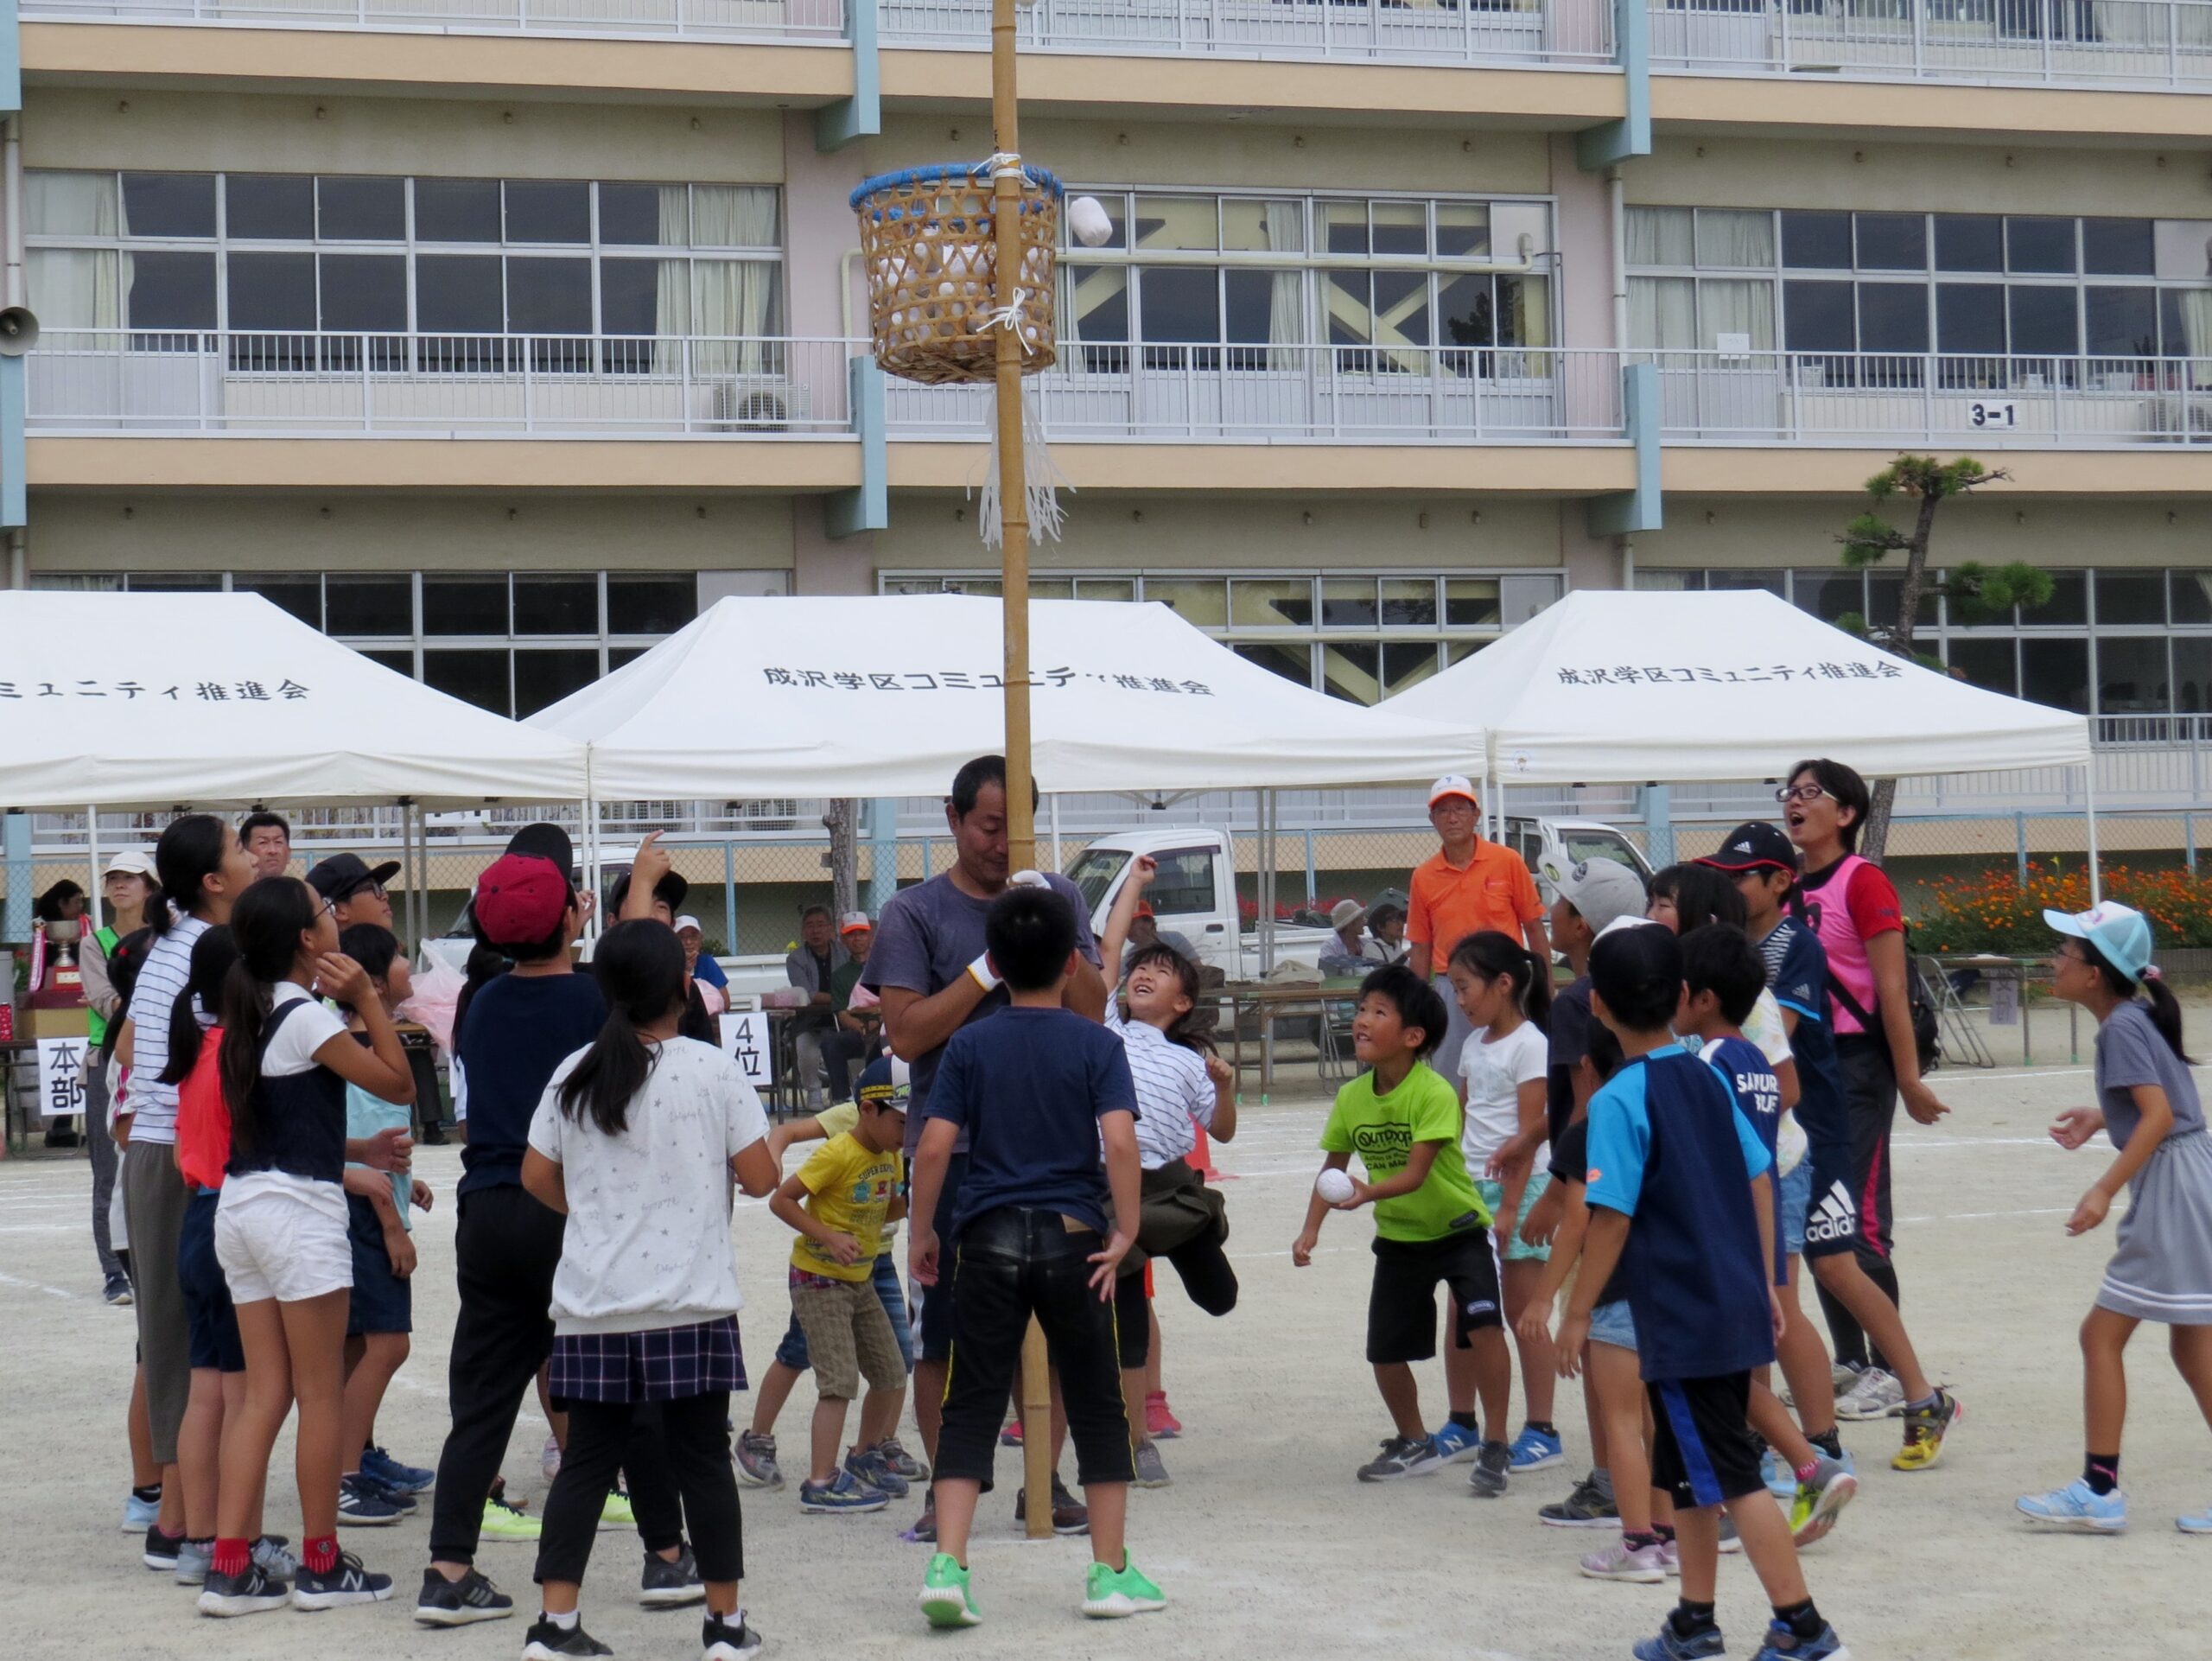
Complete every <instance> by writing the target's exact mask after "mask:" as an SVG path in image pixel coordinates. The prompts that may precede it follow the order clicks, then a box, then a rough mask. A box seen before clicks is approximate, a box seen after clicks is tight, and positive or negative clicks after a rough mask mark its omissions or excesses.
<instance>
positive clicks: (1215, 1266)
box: [1114, 1231, 1236, 1372]
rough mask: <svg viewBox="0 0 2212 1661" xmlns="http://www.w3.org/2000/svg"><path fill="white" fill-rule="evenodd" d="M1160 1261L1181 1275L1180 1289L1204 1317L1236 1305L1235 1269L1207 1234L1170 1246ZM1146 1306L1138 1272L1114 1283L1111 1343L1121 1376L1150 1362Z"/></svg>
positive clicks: (1150, 1331)
mask: <svg viewBox="0 0 2212 1661" xmlns="http://www.w3.org/2000/svg"><path fill="white" fill-rule="evenodd" d="M1153 1261H1154V1263H1158V1262H1160V1261H1161V1259H1160V1258H1157V1257H1155V1258H1154V1259H1153ZM1166 1262H1167V1263H1172V1264H1173V1265H1174V1269H1175V1272H1176V1273H1177V1274H1178V1275H1179V1276H1182V1277H1183V1289H1184V1290H1185V1292H1188V1293H1189V1294H1190V1295H1191V1301H1192V1302H1193V1303H1195V1304H1197V1305H1198V1308H1201V1309H1203V1310H1205V1312H1206V1313H1207V1314H1210V1315H1225V1314H1228V1313H1229V1312H1230V1310H1231V1309H1234V1308H1236V1270H1234V1269H1233V1268H1231V1267H1230V1263H1229V1254H1228V1253H1227V1252H1225V1251H1223V1250H1222V1248H1221V1242H1220V1241H1219V1240H1217V1239H1216V1238H1214V1236H1213V1235H1212V1233H1211V1231H1209V1232H1207V1233H1205V1234H1202V1235H1200V1236H1199V1237H1198V1238H1197V1239H1195V1240H1191V1241H1188V1242H1186V1243H1185V1244H1182V1245H1179V1246H1178V1247H1176V1248H1175V1250H1174V1251H1171V1252H1168V1253H1167V1254H1166ZM1149 1302H1150V1300H1149V1299H1147V1297H1146V1296H1145V1295H1144V1270H1142V1269H1141V1268H1140V1269H1139V1270H1137V1271H1136V1272H1135V1274H1131V1275H1124V1276H1122V1278H1121V1279H1120V1280H1118V1281H1116V1282H1115V1283H1114V1341H1115V1346H1116V1348H1117V1349H1118V1350H1119V1351H1120V1352H1121V1357H1122V1371H1123V1372H1135V1371H1136V1370H1137V1369H1138V1368H1140V1367H1141V1366H1143V1365H1146V1364H1147V1363H1148V1362H1149V1361H1150V1360H1151V1359H1152V1314H1151V1311H1150V1310H1149V1309H1148V1308H1147V1307H1146V1306H1147V1303H1149Z"/></svg>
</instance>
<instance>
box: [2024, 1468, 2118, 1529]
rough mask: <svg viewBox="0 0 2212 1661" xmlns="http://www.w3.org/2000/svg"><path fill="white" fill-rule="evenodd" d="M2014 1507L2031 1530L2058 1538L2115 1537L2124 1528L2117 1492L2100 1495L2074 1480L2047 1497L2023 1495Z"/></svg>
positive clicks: (2080, 1481) (2116, 1490)
mask: <svg viewBox="0 0 2212 1661" xmlns="http://www.w3.org/2000/svg"><path fill="white" fill-rule="evenodd" d="M2014 1505H2015V1508H2016V1509H2017V1510H2018V1511H2019V1513H2020V1515H2021V1516H2023V1517H2024V1518H2027V1519H2028V1523H2029V1525H2030V1526H2031V1527H2033V1528H2039V1529H2051V1530H2054V1531H2057V1532H2059V1533H2062V1534H2118V1533H2120V1531H2123V1530H2124V1529H2126V1526H2127V1497H2126V1495H2125V1494H2123V1493H2121V1492H2120V1490H2119V1489H2117V1488H2114V1489H2113V1491H2112V1492H2110V1493H2103V1494H2101V1493H2099V1492H2097V1491H2096V1490H2095V1489H2094V1488H2092V1487H2091V1486H2089V1485H2088V1483H2087V1482H2085V1481H2083V1480H2082V1479H2081V1478H2080V1477H2078V1476H2077V1477H2075V1479H2074V1480H2072V1481H2071V1482H2069V1483H2068V1484H2067V1485H2066V1486H2064V1487H2063V1488H2053V1489H2052V1490H2051V1491H2050V1492H2049V1493H2031V1494H2024V1495H2022V1496H2021V1497H2020V1498H2019V1499H2018V1500H2016V1501H2015V1502H2014Z"/></svg>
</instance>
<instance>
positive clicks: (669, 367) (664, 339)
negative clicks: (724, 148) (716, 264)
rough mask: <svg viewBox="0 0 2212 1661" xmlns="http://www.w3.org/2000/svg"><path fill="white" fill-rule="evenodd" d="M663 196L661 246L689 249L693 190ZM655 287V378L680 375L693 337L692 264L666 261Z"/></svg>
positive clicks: (668, 189)
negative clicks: (688, 341)
mask: <svg viewBox="0 0 2212 1661" xmlns="http://www.w3.org/2000/svg"><path fill="white" fill-rule="evenodd" d="M659 196H660V230H659V236H660V242H661V245H662V246H663V247H664V248H686V247H689V246H690V244H691V188H690V186H689V185H663V186H661V187H660V188H659ZM658 264H659V267H660V270H659V274H658V278H657V280H656V281H655V283H654V294H653V326H654V327H653V332H654V333H655V334H658V336H660V339H659V340H658V341H656V342H655V343H654V346H653V362H652V367H653V371H654V372H655V373H656V374H664V375H668V374H677V373H680V372H682V370H683V357H684V353H685V352H686V351H687V350H688V348H687V347H686V346H685V344H684V340H683V337H684V336H686V335H688V334H690V333H691V262H690V260H688V259H664V260H661V261H659V262H658Z"/></svg>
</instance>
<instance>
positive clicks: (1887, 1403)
mask: <svg viewBox="0 0 2212 1661" xmlns="http://www.w3.org/2000/svg"><path fill="white" fill-rule="evenodd" d="M1902 1412H1904V1385H1903V1384H1899V1383H1898V1382H1897V1374H1895V1373H1893V1372H1887V1371H1884V1370H1883V1369H1882V1368H1880V1367H1869V1368H1867V1369H1866V1371H1864V1372H1862V1373H1860V1374H1859V1381H1858V1383H1856V1384H1853V1385H1852V1387H1851V1389H1850V1391H1849V1392H1848V1393H1847V1394H1846V1395H1842V1396H1839V1397H1836V1398H1835V1416H1836V1417H1838V1418H1839V1419H1887V1418H1891V1417H1894V1416H1896V1415H1897V1414H1899V1413H1902Z"/></svg>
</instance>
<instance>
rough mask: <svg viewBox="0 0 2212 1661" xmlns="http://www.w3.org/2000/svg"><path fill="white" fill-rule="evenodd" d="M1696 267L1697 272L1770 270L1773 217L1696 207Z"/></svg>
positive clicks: (1762, 214)
mask: <svg viewBox="0 0 2212 1661" xmlns="http://www.w3.org/2000/svg"><path fill="white" fill-rule="evenodd" d="M1697 263H1698V265H1699V267H1700V269H1701V270H1714V269H1716V268H1718V269H1720V270H1743V269H1745V267H1749V268H1751V270H1768V271H1770V270H1773V269H1774V215H1773V214H1771V213H1743V212H1739V211H1736V210H1733V209H1727V208H1712V207H1700V209H1698V211H1697Z"/></svg>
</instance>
